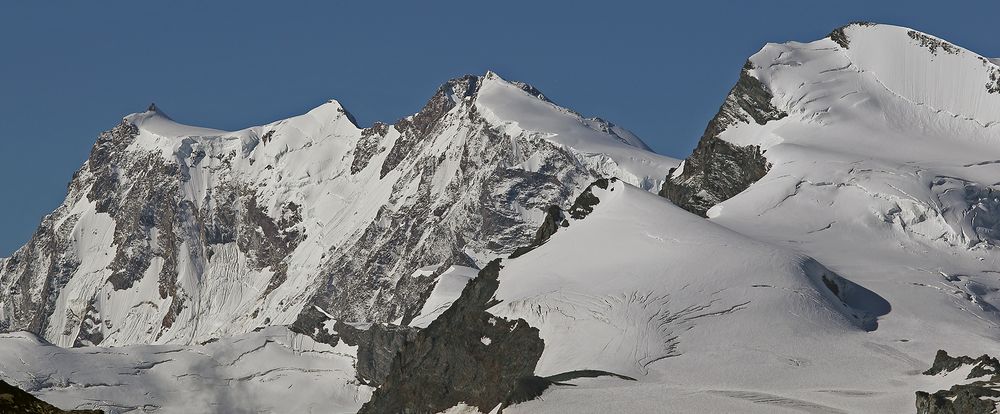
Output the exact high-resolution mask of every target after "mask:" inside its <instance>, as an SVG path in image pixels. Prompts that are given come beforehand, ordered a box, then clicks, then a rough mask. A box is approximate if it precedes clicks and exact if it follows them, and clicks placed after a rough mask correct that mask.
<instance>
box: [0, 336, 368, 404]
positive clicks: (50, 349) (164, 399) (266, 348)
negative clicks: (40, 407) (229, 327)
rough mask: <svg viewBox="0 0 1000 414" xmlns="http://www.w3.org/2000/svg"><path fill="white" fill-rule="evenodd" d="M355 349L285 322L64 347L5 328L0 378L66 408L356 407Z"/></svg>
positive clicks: (363, 390) (363, 394)
mask: <svg viewBox="0 0 1000 414" xmlns="http://www.w3.org/2000/svg"><path fill="white" fill-rule="evenodd" d="M356 354H357V349H356V348H355V347H350V346H347V345H345V344H343V343H340V344H338V345H337V346H336V347H332V346H329V345H326V344H322V343H317V342H315V341H313V340H312V339H311V338H309V337H308V336H305V335H300V334H295V333H292V332H290V331H288V330H287V329H285V328H283V327H270V328H265V329H263V330H261V331H259V332H252V333H249V334H245V335H239V336H235V337H231V338H223V339H219V340H217V341H213V342H211V343H206V344H204V345H187V346H180V345H131V346H125V347H115V348H103V347H85V348H60V347H58V346H55V345H51V344H49V343H46V342H44V341H42V340H40V339H39V338H38V337H36V336H34V335H32V334H30V333H26V332H16V333H10V334H0V361H2V363H0V379H3V380H4V381H6V382H8V383H12V384H14V385H16V386H18V387H20V388H22V389H24V390H26V391H29V392H31V393H33V394H34V395H35V396H37V397H38V398H40V399H42V400H44V401H46V402H48V403H50V404H53V405H55V406H56V407H59V408H62V409H101V410H104V411H105V412H106V413H109V414H118V413H145V412H156V413H213V412H220V413H221V412H226V413H257V412H279V413H286V412H287V413H351V412H357V410H358V409H359V408H361V405H362V404H364V403H365V402H367V401H368V400H369V399H370V398H371V393H372V388H371V387H368V386H366V385H361V384H359V383H358V382H357V380H356V379H355V370H354V363H355V361H356Z"/></svg>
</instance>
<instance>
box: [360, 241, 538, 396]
mask: <svg viewBox="0 0 1000 414" xmlns="http://www.w3.org/2000/svg"><path fill="white" fill-rule="evenodd" d="M501 268H502V266H501V265H500V260H499V259H496V260H494V261H492V262H490V263H489V265H488V266H486V267H485V268H483V270H482V271H481V272H480V273H479V276H478V277H476V278H475V279H473V280H472V281H471V282H469V284H468V285H466V287H465V289H464V290H463V291H462V295H461V296H460V297H459V298H458V299H457V300H456V301H455V302H454V303H453V304H452V306H451V308H449V309H448V310H446V311H445V312H444V313H443V314H441V316H439V317H438V318H437V319H436V320H434V322H431V324H430V325H429V326H428V327H427V328H426V329H424V330H422V331H420V332H419V333H418V334H417V335H416V338H415V339H414V340H412V341H410V342H407V343H406V344H405V345H404V346H403V347H402V349H401V351H400V352H399V353H398V354H397V355H396V359H395V360H394V361H393V365H392V370H391V372H390V374H389V376H388V377H387V378H386V380H385V382H384V383H383V384H382V386H381V387H379V389H377V390H376V391H375V393H374V395H373V396H372V399H371V401H369V402H368V403H367V404H365V405H364V407H362V409H361V411H360V413H428V412H441V411H444V410H446V409H448V408H450V407H453V406H455V405H458V404H459V403H464V404H466V405H469V406H474V407H478V408H479V410H480V411H484V412H488V411H490V410H492V409H494V408H495V407H497V406H501V407H502V406H505V405H507V404H510V403H512V402H516V401H515V400H514V399H513V398H515V397H517V396H519V395H524V394H526V392H525V390H524V388H526V387H531V385H532V384H533V383H535V382H539V381H540V380H541V379H538V378H537V377H535V376H534V369H535V364H536V363H537V362H538V358H539V357H541V354H542V349H543V346H544V345H543V342H542V340H541V339H540V338H539V337H538V330H537V329H535V328H532V327H530V326H528V324H527V322H525V321H524V320H522V319H517V320H512V321H510V320H506V319H504V318H500V317H496V316H493V315H491V314H489V313H488V312H486V309H488V308H489V307H491V306H493V305H494V304H495V301H494V300H493V293H494V292H496V289H497V287H498V286H499V281H498V277H499V272H500V269H501ZM541 381H542V382H544V380H541ZM528 394H531V393H528Z"/></svg>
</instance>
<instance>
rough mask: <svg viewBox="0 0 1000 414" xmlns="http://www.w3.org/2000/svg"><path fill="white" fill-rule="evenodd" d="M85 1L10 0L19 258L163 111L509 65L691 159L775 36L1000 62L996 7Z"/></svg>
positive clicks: (423, 80) (357, 101)
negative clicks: (82, 176)
mask: <svg viewBox="0 0 1000 414" xmlns="http://www.w3.org/2000/svg"><path fill="white" fill-rule="evenodd" d="M65 3H66V4H63V2H58V1H18V2H6V3H5V4H4V5H3V6H0V134H3V135H2V137H0V180H2V185H3V188H2V189H0V256H7V255H9V254H10V253H11V252H12V251H13V250H15V249H16V248H17V247H19V246H20V245H22V244H23V243H24V242H25V241H27V240H28V239H29V238H30V236H31V233H32V232H33V231H34V229H35V228H36V226H37V224H38V222H39V220H40V218H41V217H42V216H43V215H44V214H47V213H48V212H51V211H52V210H53V209H54V208H55V207H56V206H58V205H59V203H60V202H61V201H62V199H63V197H64V195H65V191H66V183H67V182H69V179H70V177H71V176H72V174H73V172H74V171H75V170H76V169H78V168H79V167H80V165H81V164H82V163H83V161H84V160H85V159H86V158H87V155H88V153H89V151H90V147H91V146H92V145H93V143H94V140H95V139H96V136H97V134H98V133H99V132H100V131H102V130H106V129H109V128H111V127H113V126H114V125H115V124H116V123H117V122H118V121H119V120H120V119H121V117H122V116H124V115H126V114H128V113H131V112H139V111H142V110H144V109H145V108H146V106H147V105H148V104H149V103H150V102H154V101H155V102H156V104H157V105H158V106H159V107H161V108H162V109H163V110H164V111H165V112H167V113H169V114H170V115H171V116H172V117H174V118H175V119H176V120H178V121H180V122H183V123H188V124H195V125H202V126H210V127H215V128H220V129H240V128H244V127H247V126H251V125H258V124H262V123H267V122H270V121H273V120H276V119H280V118H285V117H288V116H291V115H296V114H299V113H302V112H304V111H306V110H308V109H310V108H311V107H313V106H316V105H318V104H320V103H322V102H324V101H326V100H328V99H331V98H336V99H338V100H339V101H340V102H341V103H342V104H344V105H345V106H346V108H347V109H348V110H349V111H351V112H352V113H353V114H354V115H355V116H356V118H357V119H358V121H359V122H360V123H362V124H364V125H367V124H370V123H371V122H373V121H375V120H383V121H394V120H396V119H398V118H401V117H403V116H406V115H408V114H411V113H413V112H415V111H417V110H418V109H419V108H420V107H421V106H422V105H423V103H424V102H425V101H426V100H427V99H428V98H429V97H430V95H431V94H432V93H433V92H434V90H435V89H436V88H437V86H438V85H440V84H441V83H442V82H444V81H445V80H447V79H449V78H452V77H455V76H458V75H462V74H467V73H472V74H482V73H485V72H486V70H488V69H492V70H494V71H496V72H498V73H500V74H501V76H504V77H505V78H508V79H513V80H521V81H525V82H529V83H531V84H533V85H535V86H536V87H538V88H539V89H541V90H542V91H543V92H544V93H545V94H546V95H547V96H549V97H551V98H552V99H553V100H554V101H556V102H557V103H559V104H561V105H563V106H567V107H569V108H572V109H574V110H576V111H578V112H581V113H583V114H585V115H588V116H600V117H602V118H605V119H608V120H611V121H613V122H615V123H617V124H619V125H622V126H624V127H626V128H628V129H631V130H632V131H633V132H635V133H636V134H638V135H639V136H640V137H642V138H643V139H644V140H645V141H646V142H647V143H649V144H650V145H651V146H652V147H653V148H654V149H656V150H657V151H659V152H662V153H665V154H668V155H672V156H675V157H678V158H683V157H684V156H686V155H687V154H688V152H689V151H690V150H691V149H692V148H693V147H694V144H695V142H696V141H697V139H698V137H699V136H700V135H701V133H702V131H703V130H704V128H705V124H706V123H707V121H708V120H709V119H710V118H711V117H712V115H714V113H715V111H716V110H717V109H718V107H719V104H720V103H721V101H722V98H723V97H724V96H725V94H726V92H727V91H728V90H729V88H730V87H731V86H732V85H733V83H734V82H735V81H736V78H737V76H738V74H739V70H740V67H741V66H742V64H743V62H744V61H745V60H746V58H747V57H748V56H750V55H751V54H753V53H754V52H756V51H757V50H758V49H760V47H761V46H762V45H763V44H764V43H766V42H784V41H789V40H798V41H810V40H815V39H818V38H822V37H824V36H826V35H827V34H828V33H829V32H830V30H832V29H834V28H835V27H838V26H841V25H843V24H845V23H848V22H850V21H854V20H871V21H877V22H882V23H892V24H898V25H903V26H909V27H913V28H915V29H919V30H922V31H925V32H928V33H931V34H935V35H937V36H939V37H943V38H945V39H948V40H950V41H952V42H954V43H957V44H959V45H962V46H964V47H966V48H969V49H972V50H973V51H976V52H979V53H980V54H983V55H987V56H991V57H997V56H1000V41H998V40H997V39H1000V36H998V34H1000V33H998V27H1000V23H998V19H1000V17H998V16H1000V2H996V1H992V0H989V1H987V0H983V1H968V2H956V1H941V0H938V1H933V2H932V1H924V0H911V1H892V2H890V1H873V0H869V1H853V0H838V1H822V2H819V1H816V2H809V1H803V0H799V1H746V0H744V1H689V2H684V3H683V4H682V3H681V2H670V1H651V0H650V1H636V2H631V1H623V0H616V1H605V2H594V1H587V0H577V1H556V0H551V1H550V0H534V1H520V0H506V1H492V2H488V1H475V0H466V1H451V0H448V1H443V0H442V1H438V0H433V1H332V0H331V1H322V2H320V1H317V2H306V1H238V2H236V1H234V2H224V1H214V0H213V1H161V2H153V1H131V2H124V1H100V2H82V1H81V2H65Z"/></svg>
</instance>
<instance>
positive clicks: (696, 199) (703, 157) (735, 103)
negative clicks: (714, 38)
mask: <svg viewBox="0 0 1000 414" xmlns="http://www.w3.org/2000/svg"><path fill="white" fill-rule="evenodd" d="M752 70H753V64H752V63H750V62H749V61H747V63H746V65H744V66H743V71H742V72H740V79H739V81H738V82H737V83H736V86H734V87H733V89H732V90H730V91H729V95H728V96H727V97H726V100H725V102H724V103H723V104H722V107H721V108H719V112H718V113H717V114H716V115H715V117H714V118H712V120H711V121H709V123H708V127H707V128H706V129H705V133H704V134H703V135H702V137H701V139H700V140H699V141H698V146H697V147H696V148H695V150H694V152H693V153H692V154H691V156H689V157H688V158H687V159H685V160H684V162H683V163H681V165H680V167H678V168H677V169H676V170H671V172H670V174H669V175H668V176H667V180H666V182H664V183H663V187H662V188H661V189H660V195H661V196H664V197H666V198H668V199H670V201H673V202H674V204H676V205H678V206H680V207H682V208H684V209H685V210H688V211H690V212H692V213H695V214H699V215H705V212H706V211H708V209H709V208H711V207H712V206H714V205H716V204H718V203H721V202H722V201H725V200H726V199H729V198H730V197H733V196H735V195H736V194H739V193H740V192H742V191H743V190H745V189H746V188H747V187H749V186H750V184H753V183H754V182H756V181H757V180H759V179H760V178H761V177H763V176H764V174H767V171H768V169H770V164H769V163H768V162H767V159H766V158H764V154H763V152H762V151H761V150H760V148H759V147H757V146H746V147H741V146H738V145H735V144H732V143H730V142H727V141H725V140H723V139H722V138H720V134H722V132H723V131H725V130H726V128H728V127H730V126H733V125H736V124H740V123H743V124H748V123H750V122H755V123H757V124H759V125H764V124H765V123H767V122H769V121H774V120H778V119H781V118H784V117H785V116H787V114H786V113H785V112H783V111H781V110H780V109H778V108H776V107H774V105H772V104H771V98H772V97H773V96H772V95H771V92H770V91H769V90H768V89H767V88H766V87H765V86H764V85H763V84H762V83H761V82H760V81H759V80H758V79H757V78H755V77H754V76H753V74H752V73H751V71H752Z"/></svg>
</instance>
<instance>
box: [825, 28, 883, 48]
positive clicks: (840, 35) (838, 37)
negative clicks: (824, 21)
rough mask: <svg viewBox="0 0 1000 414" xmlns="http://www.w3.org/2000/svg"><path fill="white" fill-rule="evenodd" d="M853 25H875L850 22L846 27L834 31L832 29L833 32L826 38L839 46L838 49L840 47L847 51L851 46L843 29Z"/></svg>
mask: <svg viewBox="0 0 1000 414" xmlns="http://www.w3.org/2000/svg"><path fill="white" fill-rule="evenodd" d="M854 25H857V26H874V25H875V23H871V22H851V23H849V24H847V25H846V26H841V27H838V28H836V29H833V31H832V32H830V35H829V36H828V37H829V38H830V40H833V41H834V42H836V43H837V44H838V45H840V47H842V48H844V49H847V48H848V47H850V45H851V39H850V38H848V37H847V33H845V32H844V29H846V28H848V27H851V26H854Z"/></svg>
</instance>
